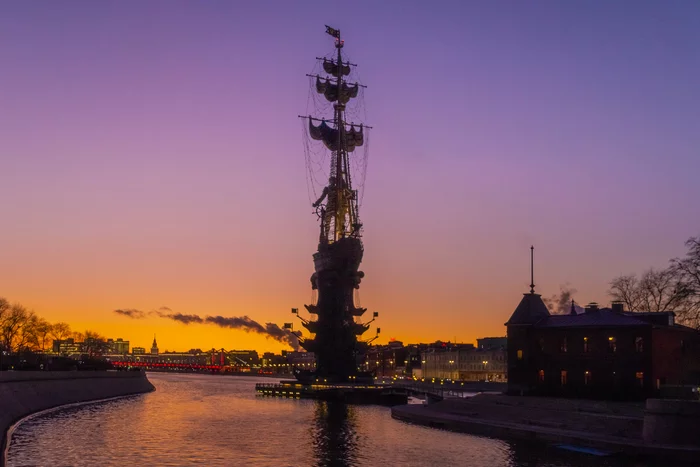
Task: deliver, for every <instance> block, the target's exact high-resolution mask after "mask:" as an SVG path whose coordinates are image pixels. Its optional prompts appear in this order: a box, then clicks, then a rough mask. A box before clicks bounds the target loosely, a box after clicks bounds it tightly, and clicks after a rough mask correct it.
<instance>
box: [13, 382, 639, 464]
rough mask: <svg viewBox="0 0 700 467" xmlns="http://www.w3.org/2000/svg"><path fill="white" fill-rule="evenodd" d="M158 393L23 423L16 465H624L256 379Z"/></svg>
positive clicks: (168, 385) (161, 388)
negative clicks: (260, 385) (282, 393)
mask: <svg viewBox="0 0 700 467" xmlns="http://www.w3.org/2000/svg"><path fill="white" fill-rule="evenodd" d="M148 377H149V379H150V380H151V382H152V383H153V384H154V385H155V387H156V391H155V392H152V393H149V394H144V395H141V396H133V397H128V398H122V399H117V400H112V401H107V402H102V403H96V404H89V405H84V406H80V407H73V408H68V409H64V410H59V411H56V412H52V413H48V414H44V415H41V416H38V417H35V418H32V419H29V420H27V421H25V422H24V423H22V424H21V425H20V426H19V427H18V428H17V430H16V431H15V432H14V435H13V437H12V440H11V444H10V448H9V453H8V459H7V460H8V466H11V467H18V466H51V467H56V466H91V467H92V466H96V465H100V466H120V467H124V466H195V465H196V466H200V465H201V466H261V467H267V466H270V467H272V466H274V467H279V466H295V467H296V466H329V467H330V466H339V467H345V466H348V467H349V466H386V465H392V466H415V467H428V466H430V467H433V466H475V467H501V466H508V467H525V466H528V467H583V466H595V467H618V466H623V465H625V466H629V465H635V466H641V465H646V464H639V463H636V464H629V463H624V464H623V463H618V462H619V461H617V462H616V461H609V460H606V459H601V458H596V457H590V456H587V455H582V454H575V453H568V452H566V451H561V450H558V449H556V448H552V447H543V446H533V445H531V444H529V443H513V442H507V441H502V440H496V439H489V438H482V437H477V436H470V435H465V434H458V433H451V432H447V431H442V430H435V429H430V428H425V427H420V426H414V425H410V424H406V423H404V422H399V421H397V420H394V419H392V418H391V414H390V410H389V409H388V408H386V407H377V406H345V405H340V404H326V403H322V402H317V401H312V400H292V399H274V398H265V397H261V396H256V394H255V390H254V385H255V383H256V382H260V381H266V382H269V381H270V380H269V379H261V378H255V377H234V376H216V375H194V374H171V373H149V375H148Z"/></svg>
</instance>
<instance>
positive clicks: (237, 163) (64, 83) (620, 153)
mask: <svg viewBox="0 0 700 467" xmlns="http://www.w3.org/2000/svg"><path fill="white" fill-rule="evenodd" d="M436 5H438V7H436ZM325 24H328V25H331V26H333V27H336V28H338V29H340V30H341V31H342V33H343V37H344V38H345V41H346V49H345V50H346V52H347V53H348V55H349V56H350V57H351V58H352V59H353V61H354V62H357V63H359V64H360V65H361V66H360V67H359V73H360V75H361V76H362V78H363V79H364V80H366V81H367V84H369V88H368V89H367V91H366V96H367V98H366V103H367V115H368V121H369V123H370V124H372V125H373V126H374V130H373V131H372V133H371V154H370V159H369V168H368V173H367V182H366V193H365V197H364V205H363V207H362V216H363V217H362V219H363V222H364V225H365V233H364V244H365V256H364V260H363V263H362V267H361V269H362V270H363V271H364V272H365V274H366V276H365V278H364V279H363V282H362V289H361V291H360V295H361V304H362V306H366V307H368V309H369V311H370V312H373V311H378V312H379V313H380V317H379V319H378V321H377V323H378V325H379V326H380V327H381V328H382V334H381V338H380V339H379V340H378V341H376V342H378V343H385V342H387V340H388V339H389V338H391V337H395V338H397V339H399V340H403V341H404V342H412V341H418V340H423V341H435V340H438V339H441V340H454V339H455V338H456V340H457V341H463V342H473V341H475V340H476V338H477V337H485V336H498V335H502V334H503V333H504V326H503V324H504V323H505V322H506V320H507V319H508V317H509V316H510V315H511V314H512V312H513V310H514V309H515V307H516V306H517V304H518V302H519V301H520V298H521V294H522V293H525V292H528V291H529V287H528V284H529V282H530V275H529V248H530V245H532V244H534V246H535V249H536V250H535V290H536V292H538V293H541V294H542V295H543V296H544V297H550V296H552V295H554V294H557V293H559V290H560V286H562V285H565V286H567V284H568V287H571V288H574V289H576V290H577V293H576V294H575V295H574V297H573V298H574V299H576V300H577V302H579V303H581V304H585V303H588V302H591V301H596V302H599V303H601V304H606V303H608V302H609V301H610V299H609V297H608V295H607V289H608V282H609V281H610V280H611V279H613V278H614V277H615V276H617V275H620V274H627V273H638V274H639V273H641V272H643V271H644V270H645V269H648V268H649V267H665V266H666V265H667V263H668V260H669V259H670V258H672V257H676V256H682V255H683V254H684V252H685V248H684V244H683V243H684V241H685V240H686V239H687V238H689V237H691V236H693V235H698V234H700V220H699V219H698V216H697V215H695V214H694V212H695V211H694V210H693V209H691V208H690V207H691V206H692V204H691V203H692V202H693V201H694V200H696V199H700V185H699V184H698V183H697V181H696V178H697V174H698V173H700V158H698V157H697V148H698V147H700V132H698V131H697V129H698V128H700V110H698V109H700V89H698V87H697V83H698V82H700V4H698V3H694V2H673V3H661V2H648V1H620V2H615V3H610V2H603V1H591V2H586V3H578V4H575V3H563V2H550V1H539V2H534V3H528V4H525V3H522V2H516V1H503V2H491V3H488V4H486V3H483V4H479V3H467V2H457V1H455V2H438V3H437V4H430V5H428V4H427V3H415V4H408V3H405V2H400V3H399V2H395V1H394V2H391V1H387V2H381V3H380V4H377V3H372V2H361V1H360V2H354V3H353V4H352V7H348V5H347V4H328V3H327V2H308V3H304V4H303V5H300V4H293V3H289V2H281V1H261V2H254V3H250V4H241V3H237V2H232V3H194V2H192V3H185V2H183V3H172V2H165V1H152V2H147V3H143V2H119V3H109V4H107V3H95V2H88V1H65V2H60V3H55V2H31V3H26V2H14V3H9V2H6V3H2V4H0V30H2V31H3V40H2V41H0V57H3V67H2V75H3V76H2V80H0V81H1V82H2V86H0V99H1V100H2V102H3V107H4V109H5V111H4V112H2V113H1V114H0V152H1V153H2V157H0V199H2V200H3V201H2V202H0V217H1V218H2V219H3V229H1V230H0V264H1V265H2V267H1V268H0V296H3V297H5V298H7V299H8V300H10V301H11V302H15V301H17V302H21V303H22V304H24V305H25V306H27V307H28V308H31V309H34V310H35V311H36V312H37V313H38V314H39V315H41V316H42V317H44V318H46V319H47V320H49V321H51V322H57V321H66V322H68V323H69V324H70V325H71V327H72V329H73V330H75V331H84V330H86V329H90V330H95V331H97V332H99V333H100V334H103V335H105V336H106V337H113V338H116V337H123V338H125V339H127V338H128V339H129V340H130V341H131V342H134V343H138V344H139V346H141V345H142V343H145V344H146V345H143V346H145V347H149V344H150V340H151V339H152V336H153V334H154V333H156V334H157V335H158V344H159V346H160V348H161V349H166V348H167V349H182V348H184V347H187V348H197V347H200V348H202V349H204V348H205V347H208V346H211V345H213V346H214V347H215V348H221V347H224V348H255V349H257V350H259V351H267V350H270V351H275V352H277V351H279V350H281V349H285V348H287V347H286V346H285V345H284V344H282V343H280V342H277V341H274V340H267V339H265V337H264V336H262V335H259V334H254V333H246V332H244V331H240V330H231V329H224V328H219V327H216V326H211V325H205V324H182V323H178V322H175V321H172V320H164V319H160V318H158V317H157V316H146V317H144V319H141V320H133V319H130V318H128V317H124V316H119V315H118V314H115V313H114V310H116V309H138V310H142V311H144V312H148V311H150V310H157V309H159V308H161V307H168V308H169V309H171V310H172V311H173V312H174V313H182V314H196V315H200V316H221V317H241V316H249V317H250V318H251V319H253V320H255V321H256V322H259V323H262V324H265V323H275V324H277V325H279V326H282V325H283V323H285V322H289V321H291V318H292V316H291V314H290V309H291V308H300V307H302V306H303V304H305V303H310V301H311V296H310V295H311V294H310V290H309V289H310V287H309V276H310V275H311V273H312V272H313V264H312V259H311V252H313V251H314V249H315V247H316V240H317V237H318V232H317V227H318V226H317V223H316V219H315V217H314V216H313V214H312V209H311V207H310V200H309V199H308V196H307V190H306V185H305V172H304V170H305V167H304V155H303V149H302V143H301V136H300V128H299V125H300V123H299V122H298V121H297V118H296V116H297V115H298V114H299V113H303V112H304V110H305V109H306V103H307V86H308V83H307V78H306V77H305V76H304V74H305V73H308V72H310V71H311V69H312V68H313V66H314V63H315V61H314V57H317V56H322V55H324V54H326V53H328V52H329V51H331V50H332V40H331V39H329V37H328V36H327V35H325V33H324V25H325ZM209 348H211V347H209Z"/></svg>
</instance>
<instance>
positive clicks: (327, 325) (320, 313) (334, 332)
mask: <svg viewBox="0 0 700 467" xmlns="http://www.w3.org/2000/svg"><path fill="white" fill-rule="evenodd" d="M326 33H328V34H330V35H331V36H333V37H334V38H335V50H334V52H333V54H332V55H329V56H326V57H321V58H318V57H317V59H318V60H319V62H318V68H319V72H318V73H316V74H310V75H308V76H309V77H310V80H311V82H310V85H311V89H310V91H311V92H310V95H309V101H310V102H314V104H313V105H314V110H316V111H317V112H315V113H316V115H314V114H310V115H304V116H301V115H300V117H301V118H302V119H303V120H302V121H303V124H304V143H305V145H304V146H305V153H306V164H307V168H308V169H309V174H308V176H309V180H310V181H311V183H310V184H309V185H310V186H311V189H312V190H313V191H314V196H313V197H312V196H310V203H311V204H312V206H313V208H314V209H315V212H316V215H317V216H318V220H319V239H318V249H317V251H316V253H314V255H313V259H314V269H315V271H314V273H313V274H312V276H311V288H312V296H313V297H314V298H313V299H312V303H311V304H309V305H305V308H306V310H307V311H308V313H309V315H310V316H309V318H308V319H307V318H304V317H302V316H300V315H299V310H298V309H296V308H292V313H294V314H296V315H297V317H298V318H299V319H300V320H301V322H302V325H303V326H304V328H306V330H307V331H308V333H309V334H308V335H302V333H301V332H299V331H297V332H295V334H296V335H297V337H298V338H299V343H300V344H301V346H302V347H303V348H304V349H306V350H307V351H309V352H313V353H314V355H315V357H316V368H315V369H313V370H307V369H298V368H295V369H294V375H295V376H296V380H294V381H290V380H283V381H280V382H279V383H277V384H275V383H272V384H271V383H257V384H256V385H255V390H256V391H257V393H258V394H259V395H261V396H273V397H288V398H312V399H322V400H328V401H341V402H345V403H362V404H366V403H371V404H383V405H395V404H406V403H407V400H408V396H407V392H406V389H404V388H399V387H393V386H391V385H389V386H387V385H383V384H375V383H374V375H373V374H372V373H371V372H362V371H360V365H359V364H360V358H361V357H362V355H363V354H364V353H365V351H366V349H367V347H368V346H369V343H370V342H372V341H373V340H374V339H376V338H377V337H378V336H379V328H377V330H376V335H375V336H374V337H373V338H371V339H369V340H364V341H363V340H361V339H360V337H361V336H362V335H363V334H364V333H365V332H366V331H367V330H369V327H370V324H371V323H372V322H373V321H374V320H375V318H377V313H376V312H375V313H372V318H371V319H370V320H369V321H366V322H362V321H361V320H362V318H363V316H364V315H365V312H366V311H367V309H366V308H362V307H361V306H359V301H358V300H357V298H358V289H359V287H360V281H361V280H362V278H363V276H364V273H363V272H362V271H360V270H359V268H360V263H361V262H362V256H363V253H364V248H363V245H362V223H361V222H360V214H359V209H360V205H361V199H362V187H363V185H364V174H365V170H366V166H367V149H368V143H369V133H368V129H369V128H370V127H368V126H367V125H364V124H362V123H355V122H354V121H353V119H354V118H356V117H358V116H359V115H360V113H361V112H358V107H360V108H361V107H362V106H361V105H359V106H358V105H353V103H354V102H361V101H362V99H361V97H362V96H361V92H362V91H361V90H362V88H364V86H363V85H361V84H360V83H359V82H353V80H352V78H353V67H355V65H354V64H352V63H350V62H349V60H348V59H347V58H346V57H345V56H344V54H343V45H344V43H343V40H342V39H341V38H340V31H338V30H337V29H333V28H331V27H329V26H326ZM318 114H320V115H318ZM323 115H325V118H324V117H323ZM348 115H350V116H351V118H350V119H348ZM312 155H315V156H316V158H315V159H314V158H313V157H312ZM353 174H354V175H353ZM319 180H320V182H319ZM317 188H318V190H316V189H317ZM285 328H286V329H291V328H293V323H285ZM356 383H357V384H356Z"/></svg>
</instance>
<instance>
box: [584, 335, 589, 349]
mask: <svg viewBox="0 0 700 467" xmlns="http://www.w3.org/2000/svg"><path fill="white" fill-rule="evenodd" d="M588 350H589V348H588V337H584V338H583V351H584V352H586V353H588Z"/></svg>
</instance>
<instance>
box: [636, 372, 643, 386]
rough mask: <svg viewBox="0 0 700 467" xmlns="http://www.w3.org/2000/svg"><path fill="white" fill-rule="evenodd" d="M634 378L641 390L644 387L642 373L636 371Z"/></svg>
mask: <svg viewBox="0 0 700 467" xmlns="http://www.w3.org/2000/svg"><path fill="white" fill-rule="evenodd" d="M635 376H636V377H637V384H639V387H642V388H643V387H644V372H643V371H638V372H637V374H636V375H635Z"/></svg>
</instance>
